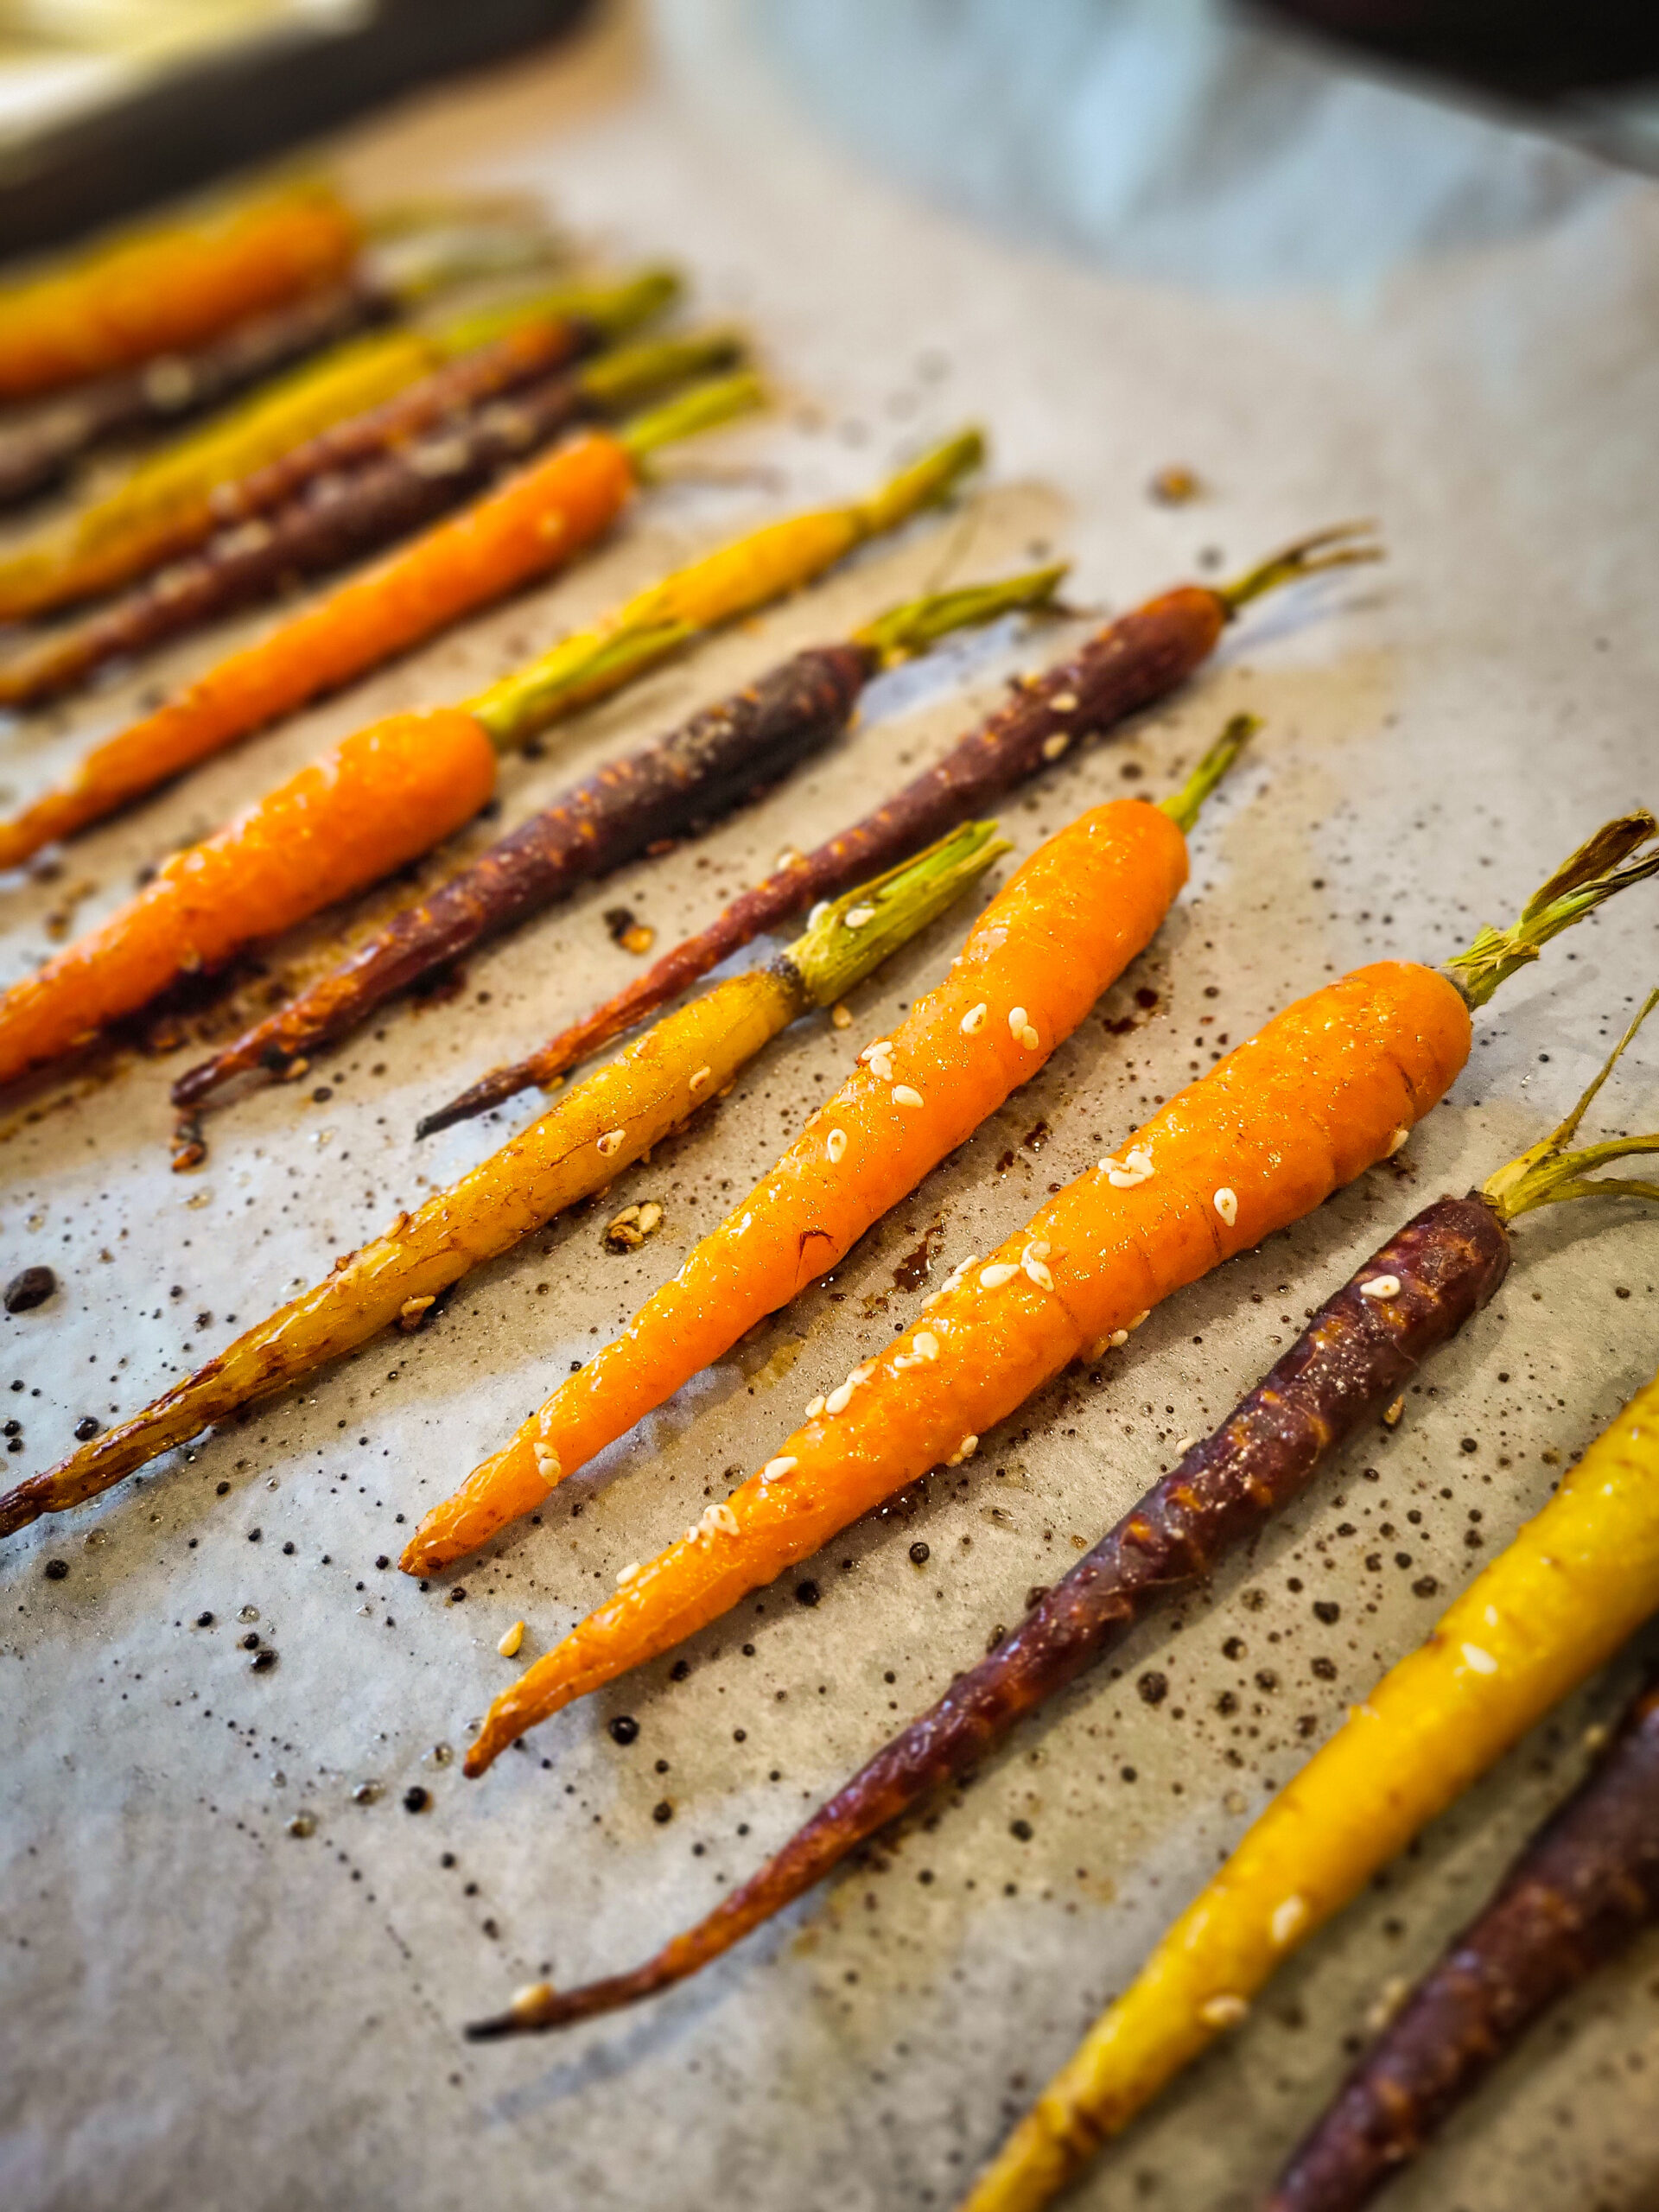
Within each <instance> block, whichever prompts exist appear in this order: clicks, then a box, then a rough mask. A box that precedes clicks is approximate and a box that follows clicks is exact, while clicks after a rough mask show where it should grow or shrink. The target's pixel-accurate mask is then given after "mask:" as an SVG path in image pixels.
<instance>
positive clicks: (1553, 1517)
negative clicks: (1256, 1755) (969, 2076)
mask: <svg viewBox="0 0 1659 2212" xmlns="http://www.w3.org/2000/svg"><path fill="white" fill-rule="evenodd" d="M1656 1606H1659V1380H1656V1381H1655V1382H1653V1383H1649V1385H1648V1387H1647V1389H1644V1390H1643V1391H1641V1392H1640V1393H1638V1395H1637V1396H1636V1397H1635V1398H1633V1399H1632V1400H1631V1402H1630V1404H1629V1405H1628V1406H1626V1407H1625V1408H1624V1412H1623V1413H1622V1414H1620V1415H1619V1416H1618V1420H1617V1421H1614V1422H1613V1424H1612V1426H1611V1427H1610V1428H1608V1429H1607V1430H1605V1432H1604V1433H1603V1434H1602V1435H1601V1436H1599V1438H1598V1439H1597V1440H1596V1441H1595V1442H1594V1443H1593V1444H1592V1446H1590V1448H1589V1450H1588V1451H1587V1452H1586V1453H1585V1455H1584V1457H1583V1458H1582V1459H1580V1461H1579V1463H1578V1465H1576V1466H1575V1467H1573V1468H1571V1469H1569V1471H1567V1474H1566V1476H1565V1477H1564V1478H1563V1479H1562V1482H1561V1484H1560V1489H1559V1490H1558V1491H1556V1493H1555V1495H1554V1497H1552V1498H1551V1500H1550V1501H1549V1503H1548V1505H1546V1506H1545V1507H1544V1509H1543V1510H1542V1512H1541V1513H1539V1514H1538V1515H1537V1516H1535V1518H1534V1519H1533V1520H1531V1521H1529V1522H1528V1523H1527V1524H1526V1526H1525V1527H1524V1528H1523V1529H1522V1530H1521V1532H1520V1534H1519V1535H1517V1536H1516V1539H1515V1541H1514V1542H1513V1543H1512V1544H1510V1547H1509V1548H1508V1549H1507V1550H1506V1551H1504V1552H1503V1553H1502V1554H1500V1555H1499V1556H1498V1557H1497V1559H1495V1560H1493V1561H1492V1563H1491V1566H1490V1567H1488V1568H1487V1569H1486V1571H1485V1573H1484V1574H1482V1575H1479V1576H1478V1577H1477V1579H1476V1580H1475V1581H1474V1582H1472V1583H1471V1585H1470V1586H1469V1588H1468V1589H1467V1590H1466V1591H1465V1592H1464V1593H1463V1595H1462V1596H1461V1597H1460V1598H1459V1599H1458V1600H1457V1601H1456V1603H1455V1604H1454V1605H1452V1606H1451V1607H1450V1608H1449V1610H1448V1611H1446V1612H1445V1613H1443V1614H1442V1615H1441V1617H1440V1621H1439V1622H1438V1623H1437V1624H1436V1626H1435V1628H1434V1630H1433V1633H1432V1634H1431V1635H1430V1637H1428V1639H1427V1642H1426V1643H1423V1644H1422V1645H1421V1646H1420V1647H1419V1649H1417V1650H1415V1651H1414V1652H1413V1653H1412V1654H1411V1656H1409V1657H1408V1658H1407V1659H1404V1660H1402V1662H1400V1664H1399V1665H1398V1666H1397V1667H1395V1668H1393V1669H1390V1671H1389V1673H1388V1674H1387V1675H1384V1676H1383V1680H1382V1681H1380V1682H1379V1683H1378V1684H1377V1686H1376V1688H1375V1689H1374V1690H1373V1691H1372V1692H1371V1694H1370V1696H1369V1697H1368V1698H1366V1699H1365V1700H1364V1701H1363V1704H1360V1705H1357V1706H1354V1707H1351V1711H1350V1713H1349V1717H1348V1719H1347V1720H1346V1722H1345V1723H1344V1726H1342V1727H1341V1728H1339V1729H1338V1732H1337V1733H1336V1734H1335V1735H1334V1736H1333V1737H1332V1738H1331V1740H1330V1741H1329V1743H1327V1744H1326V1745H1325V1746H1324V1748H1323V1749H1322V1750H1320V1751H1317V1752H1316V1753H1315V1754H1314V1756H1313V1758H1311V1759H1310V1760H1309V1761H1308V1763H1307V1764H1306V1766H1305V1767H1304V1768H1303V1769H1302V1770H1301V1772H1300V1774H1299V1775H1298V1776H1297V1777H1296V1778H1295V1780H1294V1782H1292V1783H1290V1784H1289V1786H1288V1787H1287V1789H1282V1790H1281V1792H1280V1793H1279V1795H1278V1796H1277V1797H1275V1798H1274V1801H1273V1802H1272V1803H1271V1804H1270V1805H1269V1806H1268V1809H1267V1811H1266V1812H1265V1813H1263V1814H1262V1817H1261V1818H1260V1819H1259V1820H1258V1821H1256V1822H1255V1826H1254V1827H1251V1828H1250V1829H1249V1832H1248V1833H1247V1834H1246V1835H1245V1837H1244V1839H1243V1842H1242V1843H1240V1845H1239V1846H1238V1848H1237V1849H1236V1851H1235V1852H1234V1853H1232V1855H1231V1857H1230V1859H1228V1860H1227V1861H1226V1863H1225V1864H1224V1866H1222V1868H1221V1870H1220V1872H1218V1873H1217V1874H1216V1875H1215V1876H1214V1877H1213V1878H1212V1879H1211V1881H1210V1882H1209V1883H1208V1884H1206V1885H1205V1889H1204V1890H1203V1891H1202V1892H1201V1894H1200V1895H1199V1896H1198V1897H1197V1898H1196V1899H1195V1900H1194V1902H1193V1903H1192V1904H1191V1905H1189V1906H1188V1908H1187V1910H1186V1911H1185V1913H1184V1914H1183V1915H1182V1916H1181V1917H1180V1919H1179V1920H1178V1921H1177V1922H1176V1923H1175V1925H1174V1926H1173V1928H1172V1929H1170V1931H1169V1933H1168V1934H1167V1935H1166V1936H1165V1937H1164V1938H1163V1940H1162V1942H1160V1944H1159V1945H1158V1947H1157V1948H1156V1949H1155V1950H1154V1953H1153V1955H1152V1956H1151V1958H1150V1959H1149V1960H1148V1961H1147V1964H1146V1965H1145V1966H1144V1967H1142V1968H1141V1973H1140V1974H1139V1975H1138V1976H1137V1977H1136V1979H1135V1982H1134V1983H1133V1984H1132V1985H1131V1986H1130V1987H1129V1988H1128V1990H1127V1991H1126V1992H1125V1993H1124V1994H1123V1995H1122V1997H1120V1998H1119V1999H1117V2001H1116V2003H1115V2004H1114V2005H1111V2006H1109V2009H1108V2010H1107V2011H1106V2012H1103V2014H1102V2016H1101V2018H1099V2019H1098V2020H1097V2021H1096V2023H1095V2024H1094V2026H1093V2027H1092V2028H1091V2029H1090V2031H1089V2033H1088V2035H1087V2036H1086V2037H1084V2041H1083V2043H1082V2044H1081V2045H1080V2046H1079V2047H1078V2049H1077V2052H1076V2053H1075V2055H1074V2056H1072V2057H1071V2059H1069V2060H1068V2061H1067V2063H1066V2064H1065V2066H1064V2067H1063V2068H1062V2069H1060V2071H1059V2073H1058V2074H1057V2075H1055V2076H1054V2078H1053V2080H1052V2082H1050V2083H1049V2085H1048V2088H1046V2090H1045V2091H1044V2093H1043V2094H1042V2096H1041V2097H1040V2098H1039V2100H1038V2101H1037V2104H1036V2105H1035V2107H1033V2110H1032V2111H1031V2112H1030V2113H1028V2114H1027V2117H1026V2119H1025V2120H1022V2121H1021V2122H1020V2126H1019V2127H1018V2128H1017V2129H1016V2130H1015V2131H1014V2134H1013V2135H1012V2136H1011V2137H1010V2138H1009V2139H1008V2142H1007V2144H1006V2145H1005V2146H1004V2148H1003V2150H1002V2152H1001V2155H1000V2156H999V2157H998V2158H997V2159H996V2160H995V2164H993V2165H992V2166H991V2168H990V2169H989V2171H988V2172H987V2173H986V2174H985V2176H984V2177H983V2178H982V2181H981V2182H980V2183H979V2185H978V2187H977V2188H976V2189H975V2190H974V2191H973V2192H972V2194H971V2196H969V2198H968V2199H967V2200H966V2202H967V2205H968V2207H969V2212H1037V2207H1039V2205H1043V2204H1046V2202H1048V2201H1049V2199H1050V2198H1051V2197H1052V2196H1053V2195H1054V2193H1055V2191H1056V2190H1058V2189H1060V2188H1061V2187H1063V2186H1064V2184H1065V2183H1066V2182H1067V2181H1068V2180H1069V2179H1070V2178H1071V2176H1072V2175H1073V2174H1075V2173H1076V2172H1077V2171H1078V2169H1079V2168H1080V2167H1081V2166H1083V2165H1084V2163H1085V2162H1086V2161H1087V2160H1088V2159H1089V2158H1090V2156H1091V2155H1092V2154H1093V2153H1094V2152H1096V2150H1098V2149H1099V2147H1100V2145H1102V2144H1103V2142H1105V2141H1106V2139H1108V2138H1109V2136H1112V2135H1116V2134H1117V2133H1119V2132H1120V2131H1121V2130H1122V2128H1123V2127H1124V2126H1127V2125H1128V2122H1129V2120H1132V2119H1133V2118H1134V2116H1135V2113H1138V2112H1139V2111H1141V2108H1142V2107H1144V2106H1146V2105H1147V2104H1149V2103H1150V2102H1151V2101H1152V2100H1153V2098H1154V2096H1156V2095H1157V2094H1158V2092H1159V2091H1160V2089H1161V2088H1163V2086H1164V2084H1165V2083H1166V2082H1168V2081H1169V2080H1170V2079H1171V2078H1172V2077H1173V2075H1176V2074H1177V2073H1179V2071H1180V2069H1182V2067H1184V2066H1185V2065H1186V2064H1187V2063H1189V2061H1191V2060H1192V2059H1193V2058H1196V2057H1197V2056H1198V2053H1199V2052H1200V2051H1201V2050H1204V2048H1205V2045H1206V2044H1210V2043H1212V2042H1213V2041H1214V2040H1215V2038H1216V2037H1217V2036H1218V2035H1219V2034H1221V2033H1222V2032H1223V2031H1224V2030H1225V2029H1228V2028H1230V2027H1236V2025H1237V2024H1239V2022H1240V2021H1242V2020H1243V2018H1245V2017H1246V2016H1247V2014H1248V2013H1249V2006H1250V2000H1251V1999H1253V1998H1254V1997H1255V1993H1256V1992H1257V1991H1258V1990H1259V1989H1260V1988H1261V1987H1262V1985H1263V1984H1264V1983H1265V1982H1266V1981H1267V1980H1268V1977H1269V1976H1270V1975H1271V1974H1272V1973H1273V1971H1274V1967H1277V1966H1278V1965H1279V1964H1280V1962H1281V1961H1282V1960H1284V1959H1287V1958H1288V1957H1289V1956H1290V1955H1291V1953H1292V1952H1293V1951H1294V1950H1295V1949H1297V1948H1299V1946H1300V1945H1301V1944H1302V1943H1304V1942H1306V1940H1307V1938H1308V1937H1309V1936H1312V1935H1313V1932H1314V1930H1315V1929H1317V1928H1319V1927H1320V1926H1321V1925H1322V1924H1323V1923H1325V1921H1326V1920H1328V1919H1329V1918H1330V1917H1331V1916H1332V1914H1333V1913H1335V1912H1338V1911H1339V1910H1340V1909H1341V1908H1342V1906H1344V1904H1347V1902H1348V1900H1349V1898H1350V1897H1352V1896H1353V1895H1354V1894H1355V1892H1356V1891H1358V1890H1359V1889H1361V1888H1363V1885H1364V1884H1365V1883H1366V1882H1367V1881H1369V1880H1370V1878H1371V1876H1372V1875H1374V1874H1376V1872H1378V1871H1379V1870H1380V1869H1381V1868H1382V1867H1383V1866H1386V1865H1387V1864H1388V1862H1389V1859H1392V1858H1393V1857H1394V1856H1395V1853H1397V1852H1400V1851H1402V1850H1403V1849H1404V1848H1405V1847H1406V1845H1407V1844H1408V1843H1409V1842H1410V1840H1411V1839H1412V1838H1413V1836H1414V1835H1415V1834H1417V1833H1418V1831H1419V1830H1420V1829H1421V1828H1422V1827H1425V1826H1426V1825H1427V1823H1428V1822H1429V1821H1432V1820H1433V1818H1434V1816H1435V1815H1436V1814H1437V1813H1440V1812H1443V1811H1444V1810H1445V1809H1446V1807H1447V1806H1448V1805H1450V1804H1451V1803H1452V1801H1453V1800H1454V1799H1455V1798H1457V1797H1459V1796H1461V1795H1462V1793H1463V1792H1464V1791H1465V1789H1468V1788H1469V1787H1470V1785H1471V1783H1474V1782H1475V1781H1477V1780H1478V1778H1479V1777H1480V1776H1481V1775H1483V1774H1484V1773H1485V1771H1486V1770H1487V1769H1488V1768H1489V1767H1490V1766H1491V1765H1492V1764H1494V1762H1495V1761H1497V1759H1498V1758H1502V1756H1503V1753H1504V1752H1505V1751H1508V1750H1509V1748H1510V1745H1512V1744H1514V1743H1515V1742H1516V1740H1517V1739H1518V1738H1520V1737H1521V1736H1522V1735H1524V1734H1525V1733H1526V1732H1527V1730H1528V1729H1529V1728H1530V1727H1531V1726H1533V1725H1534V1724H1535V1722H1536V1721H1538V1720H1541V1719H1542V1718H1543V1716H1544V1714H1545V1713H1548V1711H1549V1709H1550V1707H1552V1706H1554V1705H1555V1704H1557V1703H1558V1702H1559V1701H1560V1699H1562V1698H1564V1697H1565V1696H1566V1695H1567V1693H1568V1691H1569V1690H1572V1689H1573V1688H1576V1687H1577V1685H1578V1684H1579V1683H1580V1682H1581V1681H1584V1680H1585V1679H1586V1677H1587V1676H1588V1675H1592V1674H1593V1673H1594V1671H1595V1670H1596V1669H1597V1668H1598V1667H1600V1666H1602V1665H1604V1664H1605V1662H1606V1661H1607V1660H1608V1659H1610V1658H1611V1656H1612V1655H1613V1653H1614V1652H1615V1651H1616V1650H1617V1649H1618V1647H1619V1645H1620V1644H1621V1643H1624V1640H1625V1638H1626V1637H1628V1636H1630V1634H1631V1633H1632V1631H1633V1630H1635V1629H1636V1628H1637V1627H1638V1626H1639V1625H1640V1624H1641V1623H1642V1622H1643V1620H1645V1619H1646V1618H1647V1617H1648V1616H1649V1614H1650V1613H1651V1612H1652V1611H1654V1609H1655V1607H1656Z"/></svg>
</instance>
